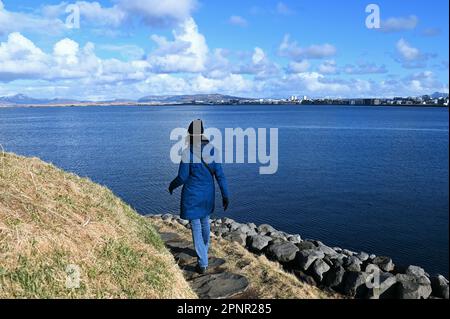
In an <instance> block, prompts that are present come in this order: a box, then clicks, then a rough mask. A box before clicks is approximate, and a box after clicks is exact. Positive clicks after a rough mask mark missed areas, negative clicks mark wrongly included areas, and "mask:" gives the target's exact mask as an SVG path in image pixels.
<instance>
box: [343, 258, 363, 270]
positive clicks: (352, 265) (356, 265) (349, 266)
mask: <svg viewBox="0 0 450 319" xmlns="http://www.w3.org/2000/svg"><path fill="white" fill-rule="evenodd" d="M361 264H362V261H361V260H360V259H359V258H357V257H355V256H349V257H347V258H345V259H344V268H345V269H346V270H348V271H355V272H358V271H361Z"/></svg>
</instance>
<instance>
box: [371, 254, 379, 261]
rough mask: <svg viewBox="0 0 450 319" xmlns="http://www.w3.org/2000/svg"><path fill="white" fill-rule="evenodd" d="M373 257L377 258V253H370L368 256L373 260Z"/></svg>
mask: <svg viewBox="0 0 450 319" xmlns="http://www.w3.org/2000/svg"><path fill="white" fill-rule="evenodd" d="M375 258H377V255H374V254H371V255H370V256H369V259H370V260H374V259H375Z"/></svg>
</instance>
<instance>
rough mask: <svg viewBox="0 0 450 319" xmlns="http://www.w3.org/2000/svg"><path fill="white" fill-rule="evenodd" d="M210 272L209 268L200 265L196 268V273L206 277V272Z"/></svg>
mask: <svg viewBox="0 0 450 319" xmlns="http://www.w3.org/2000/svg"><path fill="white" fill-rule="evenodd" d="M207 270H208V267H200V265H197V266H196V267H195V271H196V272H197V273H199V274H200V275H204V274H205V273H206V271H207Z"/></svg>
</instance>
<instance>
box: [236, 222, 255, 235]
mask: <svg viewBox="0 0 450 319" xmlns="http://www.w3.org/2000/svg"><path fill="white" fill-rule="evenodd" d="M232 229H233V228H232ZM236 230H237V231H239V232H241V233H244V234H248V233H250V232H251V231H252V229H251V228H250V227H248V225H246V224H240V225H239V226H238V227H237V228H236ZM253 231H254V230H253Z"/></svg>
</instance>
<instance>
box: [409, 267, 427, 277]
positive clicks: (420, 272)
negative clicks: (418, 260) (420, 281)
mask: <svg viewBox="0 0 450 319" xmlns="http://www.w3.org/2000/svg"><path fill="white" fill-rule="evenodd" d="M405 274H407V275H412V276H416V277H421V276H426V272H425V270H424V269H423V268H421V267H419V266H408V267H406V270H405Z"/></svg>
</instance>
